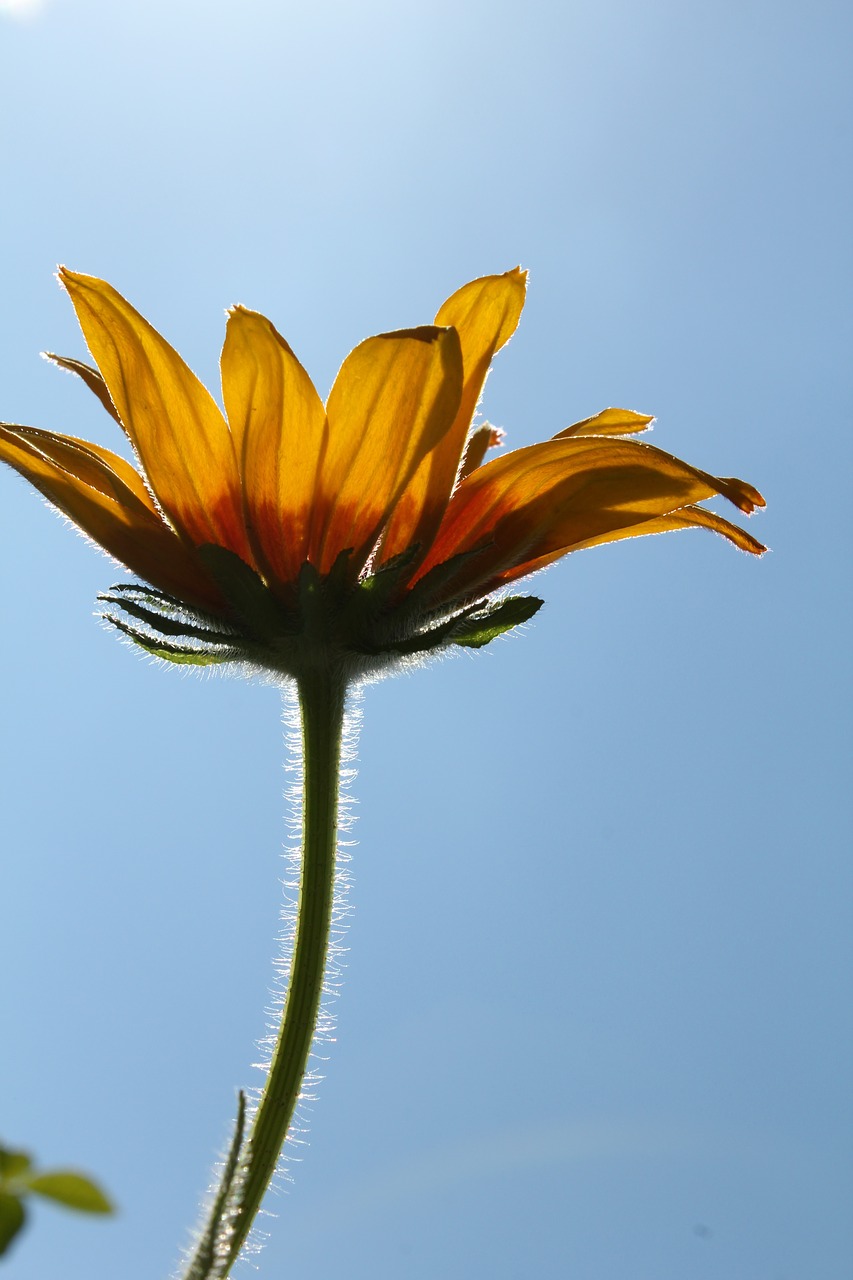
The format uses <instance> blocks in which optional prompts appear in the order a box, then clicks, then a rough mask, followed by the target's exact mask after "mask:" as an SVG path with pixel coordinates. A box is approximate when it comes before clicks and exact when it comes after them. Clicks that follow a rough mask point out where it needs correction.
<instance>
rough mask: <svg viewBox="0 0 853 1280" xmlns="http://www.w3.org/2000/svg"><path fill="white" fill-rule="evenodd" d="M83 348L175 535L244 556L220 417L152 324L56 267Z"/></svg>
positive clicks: (97, 283) (111, 293) (111, 294)
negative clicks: (83, 342) (87, 348)
mask: <svg viewBox="0 0 853 1280" xmlns="http://www.w3.org/2000/svg"><path fill="white" fill-rule="evenodd" d="M60 278H61V280H62V283H63V284H64V285H65V287H66V289H67V290H68V292H69V294H70V296H71V301H72V302H73V304H74V309H75V311H76V312H77V318H78V320H79V321H80V327H81V328H82V330H83V334H84V336H85V338H86V342H87V344H88V346H89V350H90V351H91V353H92V355H93V356H94V358H95V362H96V363H97V365H98V368H99V369H100V371H101V374H102V375H103V378H104V382H105V383H106V386H107V389H108V390H109V394H110V399H111V400H112V403H113V404H114V405H115V408H116V411H117V413H118V415H119V418H120V420H121V423H122V425H123V427H124V429H125V431H126V432H127V434H128V436H129V437H130V439H131V441H132V443H133V445H134V448H135V449H136V451H137V453H138V454H139V458H140V461H141V462H142V465H143V467H144V469H145V473H146V475H147V476H148V479H149V481H150V483H151V487H152V489H153V490H154V493H155V494H156V496H157V499H158V501H159V502H160V505H161V506H162V508H163V510H164V511H165V512H166V514H167V516H168V517H169V519H170V520H171V521H172V523H173V524H174V525H175V528H176V529H177V530H178V532H179V533H182V534H184V535H185V536H186V538H187V539H188V540H189V541H190V542H192V543H193V544H194V545H196V546H200V545H201V544H203V543H208V542H215V543H217V544H218V545H219V546H223V547H228V548H229V549H230V550H232V551H235V552H236V553H237V554H238V555H240V556H243V557H244V558H247V559H249V558H250V552H249V548H248V541H247V538H246V532H245V528H244V525H243V516H242V505H241V500H240V479H239V473H238V471H237V462H236V458H235V455H234V446H233V443H232V441H231V436H230V433H229V431H228V427H227V424H226V422H225V419H224V418H223V417H222V414H221V413H220V411H219V409H218V408H217V406H216V404H215V402H214V400H213V399H212V397H211V395H210V393H209V392H208V391H207V390H206V389H205V388H204V387H203V386H202V384H201V383H200V382H199V380H198V378H196V376H195V374H194V373H193V372H192V371H191V370H190V369H189V368H188V367H187V366H186V365H185V364H184V362H183V360H182V359H181V357H180V356H179V355H178V353H177V352H176V351H175V350H173V348H172V347H170V346H169V344H168V343H167V342H166V341H165V340H164V339H163V338H161V337H160V334H159V333H157V331H156V329H154V328H152V326H151V325H150V324H149V323H148V321H147V320H145V319H143V317H142V316H141V315H140V314H139V312H138V311H136V310H135V309H134V308H133V307H132V306H131V305H130V303H128V302H127V301H126V300H125V299H124V298H123V297H122V296H121V294H120V293H117V292H116V290H115V289H113V288H112V287H111V286H110V285H108V284H106V283H105V282H104V281H103V280H97V279H95V277H94V276H83V275H78V274H77V273H76V272H72V271H68V270H66V269H65V268H62V270H61V271H60Z"/></svg>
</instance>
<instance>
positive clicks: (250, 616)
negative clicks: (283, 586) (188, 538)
mask: <svg viewBox="0 0 853 1280" xmlns="http://www.w3.org/2000/svg"><path fill="white" fill-rule="evenodd" d="M197 555H198V557H199V559H200V560H201V561H202V563H203V565H204V567H205V569H207V571H208V573H209V574H210V576H211V577H212V578H213V580H214V582H215V583H216V585H217V586H218V587H219V590H220V591H221V592H222V594H223V595H224V596H225V599H226V600H227V601H228V603H229V604H230V605H231V607H232V609H233V610H234V612H235V613H236V614H237V616H238V618H240V620H241V621H242V622H244V623H245V624H246V626H247V628H248V629H249V631H250V632H251V633H252V635H253V636H255V637H257V638H259V639H262V640H279V639H281V637H282V636H283V635H291V636H292V635H295V634H296V632H297V629H298V628H297V625H296V623H295V620H294V618H293V617H292V615H291V614H290V613H289V611H288V610H287V609H285V608H284V606H283V605H282V604H280V603H279V601H278V600H276V598H275V596H274V595H273V594H272V592H271V591H270V589H269V587H268V586H267V585H266V583H265V582H264V580H263V578H261V577H260V576H259V575H258V574H257V573H255V571H254V569H252V568H251V567H250V566H249V565H247V564H246V562H245V560H241V559H240V557H239V556H238V555H237V554H236V553H235V552H233V551H229V550H228V549H227V548H226V547H218V546H216V544H215V543H212V542H209V543H207V544H206V545H205V546H203V547H199V548H198V551H197Z"/></svg>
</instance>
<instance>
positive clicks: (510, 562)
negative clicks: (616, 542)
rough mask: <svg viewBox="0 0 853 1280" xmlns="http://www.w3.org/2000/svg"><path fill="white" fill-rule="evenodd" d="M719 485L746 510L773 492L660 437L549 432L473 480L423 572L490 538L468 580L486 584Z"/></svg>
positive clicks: (454, 505) (623, 532) (622, 533)
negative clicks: (727, 474)
mask: <svg viewBox="0 0 853 1280" xmlns="http://www.w3.org/2000/svg"><path fill="white" fill-rule="evenodd" d="M715 494H723V495H725V496H726V497H727V498H729V499H730V500H731V501H733V502H735V503H736V504H737V505H738V506H739V507H740V508H741V509H742V510H745V511H751V510H753V509H754V506H755V505H763V501H764V500H763V498H761V495H760V494H758V493H757V491H756V490H754V489H752V487H751V486H750V485H746V484H744V482H743V481H740V480H733V479H731V478H725V479H724V478H720V477H715V476H711V475H709V474H708V473H707V472H704V471H700V470H698V469H697V468H695V467H691V466H689V465H688V464H687V463H685V462H681V461H680V460H679V459H678V458H675V457H673V456H672V455H671V454H668V453H664V452H663V451H662V450H660V449H655V448H654V447H653V446H651V445H646V444H639V443H637V442H634V441H622V440H608V439H601V438H598V439H583V438H582V439H571V438H569V439H561V440H549V441H546V442H545V443H544V444H539V445H531V446H530V447H529V448H527V449H519V450H517V451H516V452H515V453H511V454H508V455H507V456H506V457H504V458H497V459H495V460H494V461H493V462H490V463H487V464H486V465H485V466H483V467H481V468H479V470H477V471H475V472H474V473H473V474H472V475H471V476H469V477H468V479H467V480H465V481H463V483H462V484H461V485H460V486H459V489H458V490H457V492H456V494H455V495H454V497H453V499H452V500H451V503H450V506H449V508H448V511H447V516H446V517H445V520H444V522H443V523H442V527H441V529H440V531H439V535H438V537H437V539H436V542H435V545H434V546H433V548H432V550H431V552H430V555H429V557H428V560H427V561H426V563H425V564H424V565H422V566H421V569H420V571H419V576H423V574H424V573H425V572H426V571H427V570H428V569H429V568H431V567H432V566H434V565H437V564H441V563H443V562H444V561H445V560H449V559H450V557H451V556H452V555H455V554H458V553H459V552H463V551H470V550H473V549H475V548H477V547H482V548H483V550H482V554H480V555H478V556H476V557H474V558H473V559H472V560H471V561H469V562H468V563H467V565H466V568H465V570H464V573H463V575H462V577H461V578H460V582H462V584H463V585H464V586H465V587H466V588H468V587H470V588H471V589H479V587H480V586H481V585H482V584H484V583H494V582H498V581H508V580H509V579H510V578H512V577H517V576H519V575H520V574H521V573H522V572H529V571H530V570H529V569H528V568H525V567H524V566H530V565H533V564H539V563H540V562H545V563H547V561H548V559H549V558H551V559H553V558H556V557H557V556H558V555H562V554H565V552H567V551H570V550H573V549H575V548H578V547H581V546H590V545H593V544H594V543H596V542H606V541H612V540H613V539H615V538H620V537H629V536H633V533H642V532H643V526H644V525H645V524H646V523H647V522H649V521H655V520H660V519H661V518H665V517H669V516H671V515H672V514H673V513H677V512H682V511H683V510H684V508H688V507H691V506H692V504H694V503H696V502H700V501H702V500H703V499H705V498H710V497H713V496H714V495H715ZM709 514H710V513H709ZM700 522H701V521H700V519H698V518H694V519H693V523H694V524H695V523H700ZM682 523H683V521H682ZM704 523H706V524H709V523H710V521H709V520H705V521H704ZM663 527H681V523H678V524H673V525H672V526H669V525H666V526H661V529H662V528H663ZM648 531H649V532H652V531H653V530H652V529H649V530H648ZM718 531H720V532H722V529H718ZM747 549H749V550H752V549H754V548H753V547H751V546H750V547H748V548H747ZM458 585H459V584H458V583H454V591H456V590H457V587H458Z"/></svg>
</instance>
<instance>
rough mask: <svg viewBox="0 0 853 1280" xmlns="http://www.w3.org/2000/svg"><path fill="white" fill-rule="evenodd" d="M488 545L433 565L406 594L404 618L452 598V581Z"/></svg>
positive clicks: (403, 606)
mask: <svg viewBox="0 0 853 1280" xmlns="http://www.w3.org/2000/svg"><path fill="white" fill-rule="evenodd" d="M490 545H491V543H489V542H483V543H481V544H480V546H477V547H473V548H472V549H471V550H470V551H460V552H459V553H458V554H457V555H455V556H451V557H450V559H449V560H443V561H442V562H441V564H436V565H433V567H432V568H431V569H430V570H429V571H428V572H427V573H425V574H424V576H423V577H422V578H419V579H418V581H417V582H416V583H415V585H414V586H413V587H412V588H411V590H410V591H408V592H407V594H406V597H405V600H404V602H403V604H402V606H401V607H402V608H403V609H404V610H405V613H406V616H409V617H411V616H413V615H416V614H423V613H425V612H426V613H428V612H429V611H430V609H433V608H434V607H435V606H436V603H437V602H439V601H441V600H446V599H448V598H452V595H453V592H452V590H451V589H450V584H451V583H452V582H453V579H454V578H456V577H458V576H459V574H460V573H461V572H462V570H463V569H464V568H465V567H466V566H467V565H468V564H470V563H471V562H472V561H474V560H476V559H477V557H478V556H480V555H482V553H483V552H484V551H486V550H488V548H489V546H490ZM404 554H405V553H404ZM390 563H393V561H389V564H390Z"/></svg>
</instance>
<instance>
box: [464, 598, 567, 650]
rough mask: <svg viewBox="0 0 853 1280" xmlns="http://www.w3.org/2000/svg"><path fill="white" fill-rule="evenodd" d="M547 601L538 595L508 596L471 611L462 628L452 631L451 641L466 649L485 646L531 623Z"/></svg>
mask: <svg viewBox="0 0 853 1280" xmlns="http://www.w3.org/2000/svg"><path fill="white" fill-rule="evenodd" d="M544 603H545V602H544V600H540V599H539V598H538V596H508V597H507V598H506V599H504V600H499V601H498V603H497V604H495V605H492V606H491V608H488V609H481V610H479V611H478V612H476V613H471V614H469V615H468V617H467V618H466V619H465V621H464V622H463V623H462V624H461V628H457V629H456V631H455V632H451V633H450V635H449V636H448V639H449V642H450V643H451V644H458V645H462V646H463V647H464V648H466V649H482V648H483V646H484V645H487V644H491V642H492V641H493V640H495V639H497V637H498V636H502V635H504V634H505V633H506V632H507V631H512V629H513V628H514V627H518V626H520V625H521V624H522V623H523V622H529V621H530V619H531V618H532V617H533V615H534V614H536V613H538V612H539V610H540V609H541V608H542V605H543V604H544Z"/></svg>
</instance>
